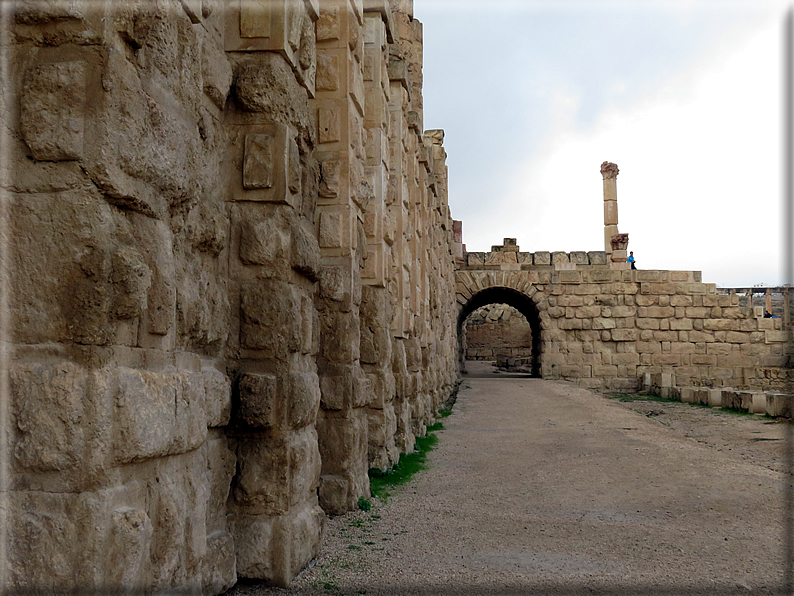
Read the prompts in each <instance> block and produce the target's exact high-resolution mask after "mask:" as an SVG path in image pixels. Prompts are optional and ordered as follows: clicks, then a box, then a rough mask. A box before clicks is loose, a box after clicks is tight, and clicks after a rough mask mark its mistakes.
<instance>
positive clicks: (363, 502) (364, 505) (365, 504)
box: [358, 497, 372, 511]
mask: <svg viewBox="0 0 794 596" xmlns="http://www.w3.org/2000/svg"><path fill="white" fill-rule="evenodd" d="M358 508H359V509H361V511H369V510H370V509H372V503H370V502H369V501H368V500H367V499H365V498H364V497H359V498H358Z"/></svg>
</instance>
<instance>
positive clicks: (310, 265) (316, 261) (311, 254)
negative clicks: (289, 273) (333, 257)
mask: <svg viewBox="0 0 794 596" xmlns="http://www.w3.org/2000/svg"><path fill="white" fill-rule="evenodd" d="M291 235H292V243H291V253H292V254H291V263H292V268H293V269H294V270H295V271H297V272H298V273H300V274H301V275H304V276H305V277H307V278H308V279H309V280H311V281H319V280H320V275H321V273H320V272H321V269H322V267H321V265H320V247H319V244H318V242H317V238H315V236H314V235H313V234H310V233H309V232H307V231H306V229H305V228H304V227H303V226H301V225H295V226H293V228H292V234H291Z"/></svg>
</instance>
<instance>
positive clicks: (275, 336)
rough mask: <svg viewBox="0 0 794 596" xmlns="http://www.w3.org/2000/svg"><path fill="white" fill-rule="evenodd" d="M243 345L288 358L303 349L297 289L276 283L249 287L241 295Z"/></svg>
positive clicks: (300, 311)
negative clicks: (291, 353)
mask: <svg viewBox="0 0 794 596" xmlns="http://www.w3.org/2000/svg"><path fill="white" fill-rule="evenodd" d="M240 319H241V320H240V344H241V345H242V347H244V348H249V349H254V350H261V351H262V352H263V353H264V354H269V355H271V357H280V358H284V357H285V356H286V355H287V354H288V353H290V352H297V351H298V350H300V349H301V340H302V335H301V334H302V320H301V319H302V304H301V299H300V295H299V293H298V290H297V289H296V288H295V286H293V285H291V284H287V283H284V282H280V281H275V280H262V281H260V282H257V283H251V284H245V285H244V286H243V287H242V288H241V296H240Z"/></svg>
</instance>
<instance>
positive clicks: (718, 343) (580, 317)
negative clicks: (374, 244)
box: [456, 238, 793, 391]
mask: <svg viewBox="0 0 794 596" xmlns="http://www.w3.org/2000/svg"><path fill="white" fill-rule="evenodd" d="M465 258H466V261H465V265H461V266H460V267H459V269H458V271H457V274H456V277H457V301H458V307H459V309H460V310H459V318H458V322H459V325H460V326H462V325H463V322H464V321H465V319H466V317H468V315H469V314H470V313H472V312H473V311H474V310H475V309H476V308H479V307H481V306H483V305H484V304H488V303H492V302H497V303H507V304H509V305H511V306H514V307H515V308H517V309H518V310H519V311H521V313H522V314H524V316H525V317H527V319H528V320H529V322H530V325H533V324H534V325H536V327H533V329H532V331H533V339H534V341H533V343H534V347H533V357H534V358H536V359H537V361H538V370H537V371H536V372H537V374H539V375H541V376H543V378H547V379H565V380H569V381H573V382H575V383H577V384H579V385H582V386H585V387H588V388H591V389H598V390H620V391H636V390H637V389H639V388H640V387H641V386H642V385H643V382H644V379H645V378H646V375H658V374H663V373H664V374H666V375H668V376H667V378H668V379H669V384H668V385H667V386H673V385H675V386H681V387H698V386H699V387H726V388H727V387H732V388H757V389H765V390H783V389H785V388H786V386H787V383H789V382H790V374H791V359H792V356H793V355H792V351H791V343H790V327H791V323H790V312H791V308H790V301H791V297H790V295H789V294H788V291H787V290H788V288H783V289H781V290H784V291H785V294H783V295H782V296H781V298H783V297H785V298H784V300H782V301H781V306H780V309H779V310H780V316H779V317H778V318H764V308H763V307H762V306H754V305H753V304H752V302H749V303H748V301H747V300H746V299H745V300H744V301H742V300H740V298H741V296H740V294H737V293H736V292H735V291H729V290H725V291H718V290H717V288H716V286H715V285H714V284H707V283H703V282H702V281H701V274H700V272H698V271H659V270H630V269H625V268H620V269H616V268H615V265H618V263H615V262H611V261H610V260H608V255H607V253H606V252H602V251H595V252H570V253H565V252H553V253H549V252H543V251H538V252H534V253H527V252H520V251H519V250H518V247H517V246H516V244H515V240H514V239H510V238H506V239H505V244H504V246H495V247H494V248H493V250H492V251H491V252H488V253H476V252H470V253H466V254H465ZM536 329H537V331H536ZM538 336H539V337H538ZM461 349H462V348H461Z"/></svg>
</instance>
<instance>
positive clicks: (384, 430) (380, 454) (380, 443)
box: [367, 404, 400, 470]
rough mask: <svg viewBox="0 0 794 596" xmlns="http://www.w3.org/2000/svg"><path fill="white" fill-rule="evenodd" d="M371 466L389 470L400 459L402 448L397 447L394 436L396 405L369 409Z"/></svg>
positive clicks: (368, 432) (395, 429) (369, 458)
mask: <svg viewBox="0 0 794 596" xmlns="http://www.w3.org/2000/svg"><path fill="white" fill-rule="evenodd" d="M367 421H368V430H367V436H368V442H369V456H368V461H369V466H370V467H372V468H378V469H380V470H387V469H389V468H391V467H392V466H394V465H395V464H396V463H397V461H398V460H399V459H400V450H399V449H398V448H397V446H396V444H395V442H394V437H395V435H396V434H397V416H396V415H395V413H394V407H393V406H392V405H391V404H389V406H388V407H386V408H384V409H380V410H374V409H369V410H367Z"/></svg>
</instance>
